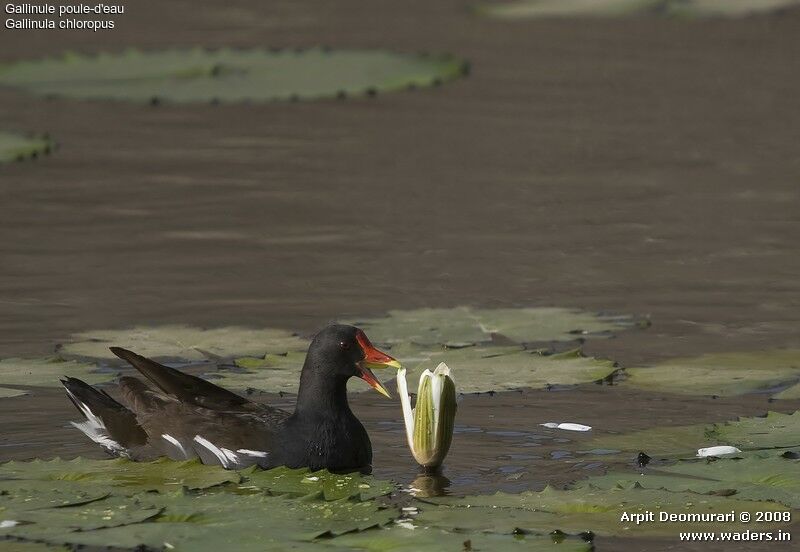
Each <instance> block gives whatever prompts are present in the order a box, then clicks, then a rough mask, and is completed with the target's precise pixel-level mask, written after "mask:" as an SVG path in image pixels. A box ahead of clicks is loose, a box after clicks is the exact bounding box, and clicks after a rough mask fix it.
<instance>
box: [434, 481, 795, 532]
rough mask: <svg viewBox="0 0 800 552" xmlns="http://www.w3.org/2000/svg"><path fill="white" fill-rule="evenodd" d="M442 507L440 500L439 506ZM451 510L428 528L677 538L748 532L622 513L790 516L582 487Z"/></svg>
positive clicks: (648, 492)
mask: <svg viewBox="0 0 800 552" xmlns="http://www.w3.org/2000/svg"><path fill="white" fill-rule="evenodd" d="M437 502H438V501H437ZM441 503H446V504H447V506H446V507H440V508H436V509H429V510H425V511H424V512H423V514H422V515H421V516H420V518H421V519H422V520H423V521H424V522H425V523H426V524H428V525H429V526H438V527H442V526H452V525H453V524H454V520H458V521H457V526H458V527H460V528H463V529H468V530H471V531H481V530H490V531H495V532H511V531H514V529H515V528H519V529H522V530H524V531H532V532H535V533H540V534H541V533H547V532H550V531H554V530H561V531H563V532H566V533H577V532H581V531H587V530H591V531H593V532H595V533H597V534H599V535H609V536H611V535H625V536H674V535H675V532H676V531H721V530H735V529H741V528H747V527H748V526H747V524H739V523H738V522H737V521H733V522H726V521H721V522H691V521H688V520H687V521H685V522H681V523H658V522H655V523H642V524H638V525H637V524H635V523H634V522H633V521H630V520H626V519H625V518H623V513H625V512H627V513H629V514H640V513H644V512H654V514H655V516H656V519H657V518H658V516H659V512H662V511H663V512H669V513H674V514H711V513H713V514H728V513H730V512H731V511H732V510H733V511H735V512H743V511H748V512H751V513H752V512H756V511H765V510H770V511H785V510H786V508H785V507H784V506H782V505H779V504H773V503H767V502H754V501H747V500H737V499H733V498H729V497H722V496H704V495H697V494H694V493H683V492H669V491H664V490H653V489H643V488H640V487H634V488H630V489H623V488H612V489H595V488H582V489H578V490H565V491H559V490H555V489H553V488H552V487H547V488H545V489H544V490H543V491H541V492H525V493H521V494H518V495H515V494H506V493H497V494H495V495H489V496H470V497H465V498H463V499H457V500H454V501H446V502H445V501H441Z"/></svg>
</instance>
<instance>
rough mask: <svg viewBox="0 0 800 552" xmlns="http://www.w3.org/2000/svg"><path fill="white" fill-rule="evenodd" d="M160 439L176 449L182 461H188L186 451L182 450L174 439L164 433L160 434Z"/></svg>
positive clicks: (180, 445)
mask: <svg viewBox="0 0 800 552" xmlns="http://www.w3.org/2000/svg"><path fill="white" fill-rule="evenodd" d="M161 438H162V439H164V440H165V441H167V442H168V443H170V444H171V445H173V446H174V447H175V448H176V449H178V452H179V453H180V454H181V455H182V456H183V459H184V460H188V459H189V453H188V452H186V449H185V448H183V445H182V444H181V442H180V441H178V440H177V439H176V438H175V437H173V436H172V435H167V434H166V433H162V434H161Z"/></svg>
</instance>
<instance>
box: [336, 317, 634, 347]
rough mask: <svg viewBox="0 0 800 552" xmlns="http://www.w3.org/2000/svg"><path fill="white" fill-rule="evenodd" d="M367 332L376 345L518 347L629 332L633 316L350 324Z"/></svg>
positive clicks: (399, 320) (375, 320)
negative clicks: (497, 343) (495, 342)
mask: <svg viewBox="0 0 800 552" xmlns="http://www.w3.org/2000/svg"><path fill="white" fill-rule="evenodd" d="M345 323H346V324H353V325H355V326H358V327H360V328H362V329H363V330H364V331H365V332H366V333H367V335H368V336H369V337H370V339H371V340H372V341H374V342H376V343H384V344H394V343H414V344H417V345H445V346H448V347H459V346H464V345H474V344H476V343H483V342H488V341H491V340H492V334H500V335H502V336H504V337H506V338H508V339H510V340H512V341H515V342H517V343H532V342H544V341H570V340H573V339H575V338H576V337H579V336H608V335H609V332H611V331H613V330H620V329H624V328H628V327H630V326H631V325H632V320H631V319H630V318H628V317H619V316H606V315H598V314H592V313H587V312H581V311H575V310H571V309H562V308H523V309H474V308H471V307H456V308H453V309H417V310H394V311H389V315H388V316H386V317H384V318H365V319H357V320H351V321H348V322H345Z"/></svg>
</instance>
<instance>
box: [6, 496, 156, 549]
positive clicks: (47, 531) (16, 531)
mask: <svg viewBox="0 0 800 552" xmlns="http://www.w3.org/2000/svg"><path fill="white" fill-rule="evenodd" d="M48 492H49V491H48V490H46V489H42V490H41V491H40V494H46V493H48ZM33 497H35V494H32V493H31V492H30V491H28V492H27V493H21V494H19V495H13V494H11V495H8V494H4V495H3V496H2V504H3V511H2V515H3V517H4V518H6V519H13V520H15V521H19V522H20V523H19V525H15V526H13V527H9V528H6V529H0V535H13V536H16V537H23V538H26V539H35V540H43V541H47V542H51V543H53V544H66V543H67V542H68V540H67V539H68V537H67V535H68V534H69V533H71V532H73V531H80V532H92V531H95V530H98V529H102V528H106V527H120V526H124V525H130V524H133V523H141V522H143V521H146V520H148V519H151V518H154V517H155V516H157V515H158V514H159V513H161V511H162V508H161V507H159V506H156V505H154V504H153V503H154V500H153V498H154V497H155V495H153V496H144V495H143V496H141V497H140V498H141V499H139V498H137V499H129V498H128V497H107V498H104V499H101V500H95V501H92V502H87V503H84V504H79V505H75V506H61V507H53V508H38V509H31V508H28V507H27V502H28V501H30V500H31V499H32V498H33ZM34 499H35V498H34Z"/></svg>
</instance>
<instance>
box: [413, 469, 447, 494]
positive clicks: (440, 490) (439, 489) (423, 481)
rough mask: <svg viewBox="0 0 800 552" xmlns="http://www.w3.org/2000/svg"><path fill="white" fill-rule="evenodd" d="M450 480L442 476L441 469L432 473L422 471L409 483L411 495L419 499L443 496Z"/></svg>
mask: <svg viewBox="0 0 800 552" xmlns="http://www.w3.org/2000/svg"><path fill="white" fill-rule="evenodd" d="M449 486H450V480H449V479H447V478H446V477H445V476H444V475H442V472H441V469H439V470H437V471H433V472H428V471H423V472H421V473H420V474H419V475H418V476H417V478H416V479H415V480H414V481H413V482H412V483H411V494H413V495H414V496H418V497H420V498H428V497H433V496H444V495H446V494H447V488H448V487H449Z"/></svg>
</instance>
